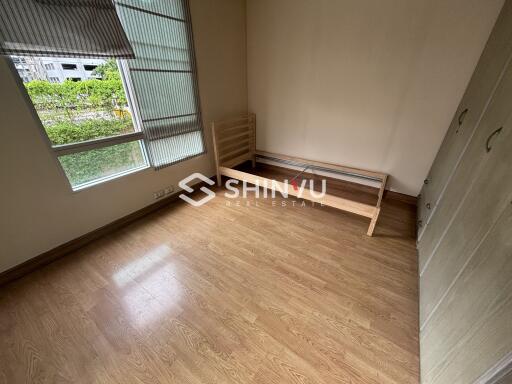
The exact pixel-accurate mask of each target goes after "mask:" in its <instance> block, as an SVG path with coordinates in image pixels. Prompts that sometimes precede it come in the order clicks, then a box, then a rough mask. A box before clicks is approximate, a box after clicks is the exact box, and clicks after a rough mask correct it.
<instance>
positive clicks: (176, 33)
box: [0, 0, 205, 190]
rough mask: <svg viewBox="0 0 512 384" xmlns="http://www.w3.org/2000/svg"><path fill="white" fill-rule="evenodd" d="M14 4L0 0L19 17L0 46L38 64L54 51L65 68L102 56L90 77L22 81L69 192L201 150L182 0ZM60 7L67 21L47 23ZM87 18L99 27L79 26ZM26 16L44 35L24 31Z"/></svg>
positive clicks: (191, 55) (88, 67) (191, 51)
mask: <svg viewBox="0 0 512 384" xmlns="http://www.w3.org/2000/svg"><path fill="white" fill-rule="evenodd" d="M13 4H14V7H15V8H17V9H15V10H12V9H11V8H5V7H2V6H0V12H2V11H3V12H6V10H7V12H9V14H10V15H11V16H12V15H23V17H21V18H18V19H17V22H16V23H11V24H8V25H7V26H6V28H8V30H7V35H6V36H7V38H6V39H3V40H2V38H1V37H0V54H2V53H3V54H12V55H16V56H19V52H21V51H23V52H24V53H25V54H26V55H30V62H31V63H34V64H37V66H38V68H41V67H42V60H43V57H45V58H47V57H55V60H56V61H57V62H60V63H62V64H61V66H62V68H63V69H64V70H76V69H77V68H78V65H82V63H83V61H84V60H87V59H94V60H95V61H99V63H98V64H94V65H92V64H87V65H84V69H86V70H88V71H89V70H90V71H92V73H91V74H88V75H89V76H91V78H88V79H81V78H79V77H69V78H67V79H66V80H65V81H62V80H60V78H58V77H49V81H46V80H36V81H31V82H29V83H26V84H25V88H26V90H27V92H28V95H29V97H30V99H31V100H32V103H33V105H34V107H35V110H36V112H37V114H38V116H39V118H40V120H41V123H42V126H43V127H44V129H45V132H46V134H47V136H48V138H49V140H50V142H51V145H52V149H53V151H54V152H55V154H56V156H57V158H58V160H59V162H60V164H61V165H62V168H63V170H64V171H65V173H66V175H67V177H68V179H69V181H70V184H71V186H72V188H73V189H74V190H77V189H81V188H84V187H86V186H89V185H92V184H96V183H99V182H103V181H106V180H110V179H112V178H114V177H118V176H121V175H125V174H128V173H131V172H134V171H136V170H140V169H144V168H147V167H149V166H150V165H151V166H153V167H154V168H155V169H160V168H163V167H166V166H169V165H172V164H175V163H178V162H180V161H184V160H186V159H189V158H191V157H194V156H198V155H201V154H203V153H205V145H204V138H203V123H202V118H201V110H200V105H199V93H198V85H197V76H196V75H197V74H196V64H195V54H194V45H193V40H192V30H191V22H190V12H189V9H188V2H187V1H182V0H166V1H149V2H145V1H140V0H122V2H121V0H119V1H116V2H112V1H110V0H102V1H94V2H89V1H88V2H80V3H79V5H77V4H75V3H74V2H70V3H69V4H68V5H65V6H61V5H59V2H55V3H52V7H41V6H40V5H37V4H36V5H34V6H33V7H30V8H29V12H27V9H25V8H23V7H21V6H18V3H16V2H14V3H13ZM76 7H80V12H79V13H78V12H76V9H75V8H76ZM62 14H64V15H66V17H67V18H68V19H69V23H65V24H52V23H51V20H53V18H54V17H56V16H57V15H58V16H59V17H63V16H62ZM98 15H100V16H101V17H99V18H98ZM93 21H94V22H95V23H97V24H98V25H99V26H98V28H96V29H95V30H94V33H87V34H85V33H84V32H83V28H82V27H81V24H83V22H87V23H89V22H93ZM32 24H36V25H37V30H38V31H39V32H40V33H29V34H28V35H27V33H26V31H28V30H30V26H31V25H32ZM68 29H69V31H70V32H69V33H66V32H67V30H68ZM56 32H62V33H60V34H59V33H56ZM53 35H59V36H62V39H61V40H62V41H59V42H58V43H59V44H56V42H55V41H53V40H52V39H49V38H48V36H53ZM76 36H80V38H76ZM59 53H62V54H61V55H59ZM61 56H63V57H61ZM66 57H67V59H66ZM110 57H116V58H118V59H119V61H117V59H109V58H110ZM21 60H24V59H23V58H19V61H20V62H21ZM46 60H47V59H46ZM75 63H76V64H75ZM43 67H44V66H43ZM44 68H47V67H44ZM38 76H39V75H38ZM43 76H44V74H43Z"/></svg>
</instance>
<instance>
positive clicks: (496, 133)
mask: <svg viewBox="0 0 512 384" xmlns="http://www.w3.org/2000/svg"><path fill="white" fill-rule="evenodd" d="M502 130H503V127H499V128H498V129H497V130H495V131H494V132H493V133H491V134H490V135H489V137H488V138H487V141H486V142H485V149H486V150H487V152H491V149H492V146H491V140H492V138H493V137H494V136H496V135H499V134H500V133H501V131H502Z"/></svg>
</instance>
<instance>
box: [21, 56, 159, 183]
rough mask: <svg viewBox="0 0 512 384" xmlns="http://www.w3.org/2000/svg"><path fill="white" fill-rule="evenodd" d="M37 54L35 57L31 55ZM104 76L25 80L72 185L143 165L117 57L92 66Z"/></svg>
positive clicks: (145, 162)
mask: <svg viewBox="0 0 512 384" xmlns="http://www.w3.org/2000/svg"><path fill="white" fill-rule="evenodd" d="M33 59H34V60H36V61H37V60H41V58H37V57H35V58H33ZM98 69H99V71H101V73H102V74H103V76H104V77H105V78H108V79H109V81H108V82H102V81H99V80H96V79H92V80H82V79H80V78H72V79H67V80H71V82H70V81H66V82H60V81H59V78H58V77H50V78H49V81H33V82H31V83H28V84H25V88H26V89H27V92H28V95H29V96H30V99H31V100H32V103H33V105H34V107H35V109H36V112H37V114H38V116H39V118H40V120H41V122H42V124H43V127H44V129H45V131H46V134H47V135H48V138H49V139H50V142H51V144H52V147H53V150H54V151H55V153H56V155H57V157H58V159H59V162H60V164H61V165H62V168H63V169H64V172H65V173H66V175H67V177H68V179H69V182H70V184H71V186H72V187H73V189H75V190H76V189H81V188H84V187H86V186H89V185H92V184H96V183H99V182H102V181H105V180H109V179H111V178H113V177H118V176H121V175H125V174H127V173H130V172H133V171H135V170H139V169H143V168H146V167H148V166H149V164H148V160H147V156H146V153H145V148H144V145H143V142H142V139H143V135H142V133H141V132H140V130H138V129H136V128H135V125H134V124H133V120H132V111H131V109H130V108H129V101H128V99H127V95H126V93H125V90H124V85H123V82H122V78H121V75H120V73H119V69H118V66H117V62H116V61H115V60H113V59H111V60H105V61H104V63H103V64H101V65H99V66H98Z"/></svg>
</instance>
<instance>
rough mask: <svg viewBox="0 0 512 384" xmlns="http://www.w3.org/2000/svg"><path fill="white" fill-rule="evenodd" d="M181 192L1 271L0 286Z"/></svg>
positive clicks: (110, 230)
mask: <svg viewBox="0 0 512 384" xmlns="http://www.w3.org/2000/svg"><path fill="white" fill-rule="evenodd" d="M201 184H203V185H205V186H206V183H204V182H199V183H197V184H195V185H194V186H195V187H196V189H197V187H198V186H199V185H201ZM180 194H181V192H176V193H174V194H172V195H170V196H168V197H165V198H163V199H161V200H158V201H157V202H155V203H153V204H150V205H148V206H146V207H144V208H142V209H139V210H138V211H135V212H132V213H130V214H128V215H126V216H124V217H121V218H120V219H117V220H115V221H113V222H111V223H109V224H107V225H104V226H103V227H100V228H98V229H95V230H94V231H91V232H89V233H86V234H85V235H82V236H80V237H78V238H76V239H74V240H71V241H68V242H67V243H64V244H61V245H59V246H57V247H55V248H53V249H50V250H49V251H47V252H44V253H42V254H40V255H38V256H35V257H33V258H32V259H29V260H27V261H25V262H23V263H21V264H18V265H16V266H14V267H12V268H10V269H8V270H6V271H3V272H0V286H1V285H4V284H7V283H9V282H11V281H14V280H16V279H19V278H21V277H23V276H25V275H26V274H28V273H30V272H33V271H35V270H36V269H39V268H41V267H43V266H45V265H47V264H50V263H51V262H53V261H55V260H57V259H60V258H61V257H63V256H66V255H67V254H69V253H71V252H73V251H76V250H78V249H80V248H82V247H84V246H85V245H87V244H89V243H91V242H93V241H94V240H97V239H99V238H101V237H103V236H106V235H108V234H110V233H112V232H114V231H116V230H118V229H119V228H122V227H124V226H126V225H128V224H130V223H132V222H134V221H136V220H138V219H140V218H142V217H144V216H147V215H149V214H150V213H153V212H155V211H157V210H159V209H160V208H163V207H165V206H167V205H169V204H171V203H172V202H174V201H176V200H177V199H178V198H179V195H180Z"/></svg>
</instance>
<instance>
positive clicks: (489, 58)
mask: <svg viewBox="0 0 512 384" xmlns="http://www.w3.org/2000/svg"><path fill="white" fill-rule="evenodd" d="M511 55H512V1H510V0H508V1H506V2H505V5H504V7H503V9H502V11H501V13H500V16H499V18H498V20H497V22H496V25H495V26H494V29H493V31H492V33H491V36H490V37H489V41H488V42H487V45H486V47H485V49H484V51H483V53H482V56H481V57H480V60H479V62H478V65H477V67H476V69H475V72H474V74H473V76H472V78H471V81H470V83H469V85H468V88H467V89H466V92H465V94H464V96H463V98H462V100H461V103H460V105H459V108H458V109H457V111H456V112H455V116H454V118H453V121H452V123H451V125H450V127H449V129H448V131H447V133H446V136H445V138H444V141H443V143H442V145H441V147H440V149H439V152H438V154H437V157H436V159H435V161H434V163H433V164H432V167H431V169H430V172H429V174H428V176H427V178H426V179H425V184H424V186H423V189H422V191H421V204H419V205H418V220H419V221H420V220H421V223H419V224H418V229H419V231H418V241H419V242H421V241H422V236H423V231H424V229H425V228H426V224H427V223H428V222H429V220H430V218H431V215H432V212H433V211H434V210H435V208H436V206H437V204H438V201H439V198H440V197H441V195H442V192H443V189H444V187H445V185H446V183H447V182H448V181H449V178H450V175H451V174H452V172H453V170H454V169H455V167H456V166H457V163H458V161H459V159H460V156H461V154H462V153H463V152H464V149H465V148H466V146H467V144H468V142H469V140H470V138H471V136H472V134H473V132H474V131H475V128H476V127H477V125H478V122H479V121H480V119H481V117H482V114H483V113H484V111H485V109H486V106H487V104H488V102H489V100H490V98H491V96H492V94H493V92H494V90H495V89H496V86H497V84H498V83H499V81H500V77H501V76H502V74H503V70H504V68H505V67H506V65H507V62H508V61H509V60H510V57H511Z"/></svg>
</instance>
